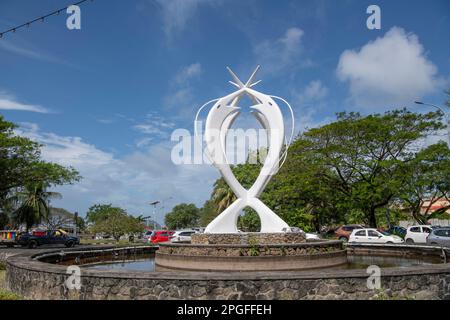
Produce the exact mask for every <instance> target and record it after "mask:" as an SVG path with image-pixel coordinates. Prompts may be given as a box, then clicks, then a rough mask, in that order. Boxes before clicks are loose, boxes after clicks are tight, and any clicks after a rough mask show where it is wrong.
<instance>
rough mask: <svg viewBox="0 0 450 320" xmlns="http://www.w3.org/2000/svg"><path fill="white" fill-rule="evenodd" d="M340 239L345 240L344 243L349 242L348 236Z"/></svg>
mask: <svg viewBox="0 0 450 320" xmlns="http://www.w3.org/2000/svg"><path fill="white" fill-rule="evenodd" d="M339 240H341V241H343V242H344V243H346V242H348V239H347V238H346V237H339Z"/></svg>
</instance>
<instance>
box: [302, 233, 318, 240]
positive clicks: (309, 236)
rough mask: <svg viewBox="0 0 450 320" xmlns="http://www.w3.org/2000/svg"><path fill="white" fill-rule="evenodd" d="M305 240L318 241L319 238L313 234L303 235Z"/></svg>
mask: <svg viewBox="0 0 450 320" xmlns="http://www.w3.org/2000/svg"><path fill="white" fill-rule="evenodd" d="M305 237H306V240H320V237H319V236H318V235H317V234H315V233H305Z"/></svg>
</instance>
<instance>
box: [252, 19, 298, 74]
mask: <svg viewBox="0 0 450 320" xmlns="http://www.w3.org/2000/svg"><path fill="white" fill-rule="evenodd" d="M303 35H304V32H303V30H302V29H299V28H295V27H294V28H289V29H287V30H286V32H285V33H284V35H283V36H281V37H280V38H278V39H275V40H273V39H266V40H264V41H262V42H260V43H258V44H256V45H255V46H254V48H253V51H254V54H255V56H256V60H257V62H258V64H261V65H262V66H263V68H264V70H267V71H268V72H269V73H279V72H281V71H283V70H284V69H286V68H288V67H291V66H293V65H294V64H298V65H300V61H299V60H298V58H299V55H300V53H301V51H302V43H301V40H302V37H303Z"/></svg>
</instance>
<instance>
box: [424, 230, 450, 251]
mask: <svg viewBox="0 0 450 320" xmlns="http://www.w3.org/2000/svg"><path fill="white" fill-rule="evenodd" d="M427 244H431V245H434V246H436V245H439V246H444V247H450V227H442V228H436V229H435V228H433V229H432V230H431V233H430V235H429V236H428V238H427Z"/></svg>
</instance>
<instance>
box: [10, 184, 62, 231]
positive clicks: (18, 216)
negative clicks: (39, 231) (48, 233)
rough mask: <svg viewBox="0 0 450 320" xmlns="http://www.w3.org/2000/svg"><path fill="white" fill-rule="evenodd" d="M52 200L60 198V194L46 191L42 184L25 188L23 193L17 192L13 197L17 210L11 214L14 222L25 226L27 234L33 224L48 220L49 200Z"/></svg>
mask: <svg viewBox="0 0 450 320" xmlns="http://www.w3.org/2000/svg"><path fill="white" fill-rule="evenodd" d="M53 198H61V194H59V193H57V192H50V191H47V190H46V188H45V186H44V185H43V183H35V184H31V185H29V186H26V187H25V190H24V191H20V192H18V193H17V194H16V195H15V197H14V199H15V201H16V202H17V203H18V208H17V210H15V211H14V213H13V218H14V221H15V222H16V223H18V224H25V226H26V231H27V232H28V230H29V228H30V227H32V226H33V225H34V224H37V223H39V222H41V221H43V220H45V221H46V220H48V218H49V213H50V207H49V200H50V199H53Z"/></svg>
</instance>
